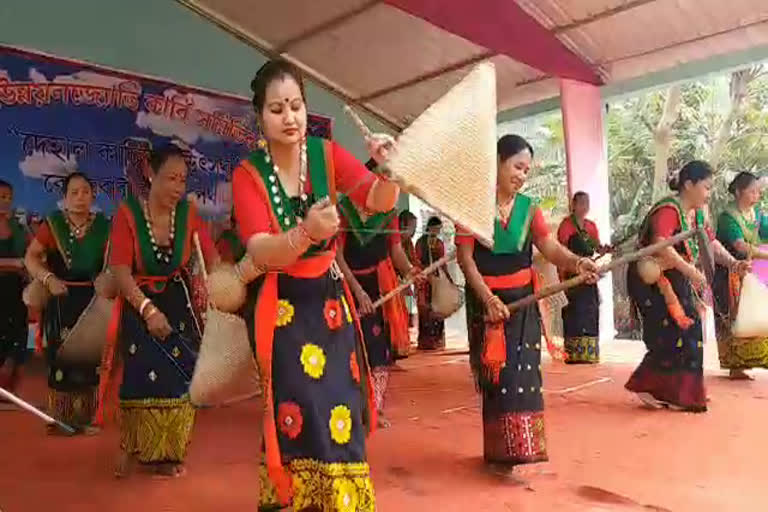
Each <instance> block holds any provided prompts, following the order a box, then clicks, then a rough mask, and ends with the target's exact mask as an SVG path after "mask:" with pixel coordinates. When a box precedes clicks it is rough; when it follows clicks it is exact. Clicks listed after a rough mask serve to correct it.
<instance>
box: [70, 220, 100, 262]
mask: <svg viewBox="0 0 768 512" xmlns="http://www.w3.org/2000/svg"><path fill="white" fill-rule="evenodd" d="M93 219H94V215H93V213H91V212H88V218H86V220H85V222H83V223H82V224H80V225H79V226H78V225H76V224H75V223H74V222H73V221H72V219H71V218H70V216H69V212H68V211H65V212H64V220H65V221H66V222H67V228H68V229H69V245H68V246H67V247H64V259H65V260H66V264H67V266H68V267H69V266H71V265H72V247H74V245H75V242H76V241H77V240H80V239H81V238H82V237H83V236H85V233H86V232H87V231H88V228H89V227H90V225H91V223H92V222H93Z"/></svg>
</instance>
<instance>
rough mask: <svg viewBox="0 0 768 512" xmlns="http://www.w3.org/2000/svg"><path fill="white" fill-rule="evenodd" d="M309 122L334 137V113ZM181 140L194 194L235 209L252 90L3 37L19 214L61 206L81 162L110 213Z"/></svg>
mask: <svg viewBox="0 0 768 512" xmlns="http://www.w3.org/2000/svg"><path fill="white" fill-rule="evenodd" d="M308 123H309V126H308V132H309V133H310V134H311V135H315V136H320V137H325V138H330V137H331V128H332V120H331V119H330V118H328V117H323V116H318V115H312V114H310V116H309V120H308ZM172 141H173V142H174V143H178V144H179V145H180V146H182V147H183V148H184V149H185V154H186V158H187V163H188V165H189V176H188V188H189V193H190V198H192V199H193V200H194V201H195V202H196V203H197V205H198V207H199V209H200V211H201V213H202V214H203V215H204V216H206V217H209V218H210V217H221V216H226V215H227V214H228V212H229V211H230V207H231V194H232V191H231V175H232V170H233V169H234V168H235V167H236V166H237V164H238V162H239V161H240V160H242V159H243V157H244V156H245V155H247V153H248V152H249V151H252V150H253V149H255V148H257V147H258V146H259V144H260V143H261V139H260V136H259V134H258V131H257V129H256V125H255V116H254V113H253V107H252V105H251V102H250V100H249V99H248V98H245V97H240V96H233V95H228V94H222V93H217V92H212V91H206V90H201V89H198V88H194V87H189V86H184V85H179V84H175V83H171V82H166V81H163V80H158V79H155V78H150V77H144V76H141V75H136V74H132V73H127V72H123V71H116V70H111V69H107V68H103V67H100V66H95V65H91V64H86V63H82V62H74V61H71V60H65V59H60V58H56V57H52V56H48V55H43V54H39V53H34V52H29V51H26V50H20V49H16V48H11V47H5V46H2V45H0V178H2V179H3V180H5V181H7V182H9V183H11V185H13V187H14V192H15V194H14V204H15V207H16V208H17V214H18V216H19V218H20V220H22V221H25V222H28V221H29V220H30V219H33V218H39V217H40V216H44V215H47V214H48V213H49V212H50V211H51V210H53V209H54V208H56V207H57V204H60V200H61V197H62V195H61V185H62V182H63V179H64V177H65V176H66V175H67V174H69V173H71V172H73V171H75V170H78V171H81V172H84V173H85V174H87V175H88V177H89V178H90V179H91V181H92V183H93V184H94V190H95V192H96V200H95V202H94V203H95V208H96V209H100V210H102V211H104V212H105V213H107V214H108V215H109V214H110V213H111V212H112V211H113V210H114V208H115V206H116V205H117V203H118V202H119V201H120V199H121V198H123V197H125V195H126V194H128V193H134V194H137V193H138V194H140V193H142V191H143V190H144V189H145V186H146V185H145V184H146V180H145V178H146V176H145V173H146V162H147V157H148V155H149V151H150V150H151V149H152V147H158V146H160V145H163V144H167V143H169V142H172Z"/></svg>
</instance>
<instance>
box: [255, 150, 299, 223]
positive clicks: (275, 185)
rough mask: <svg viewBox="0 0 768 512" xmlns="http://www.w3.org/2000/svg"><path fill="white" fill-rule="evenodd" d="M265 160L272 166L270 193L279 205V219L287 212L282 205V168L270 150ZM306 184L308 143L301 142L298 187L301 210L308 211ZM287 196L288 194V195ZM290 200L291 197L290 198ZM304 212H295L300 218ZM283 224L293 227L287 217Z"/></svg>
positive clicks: (274, 201) (277, 211)
mask: <svg viewBox="0 0 768 512" xmlns="http://www.w3.org/2000/svg"><path fill="white" fill-rule="evenodd" d="M264 159H265V160H266V161H267V163H271V164H272V173H271V174H270V175H269V191H270V193H271V194H272V202H273V203H274V204H275V205H277V209H276V213H277V215H278V217H282V215H283V213H284V212H285V209H284V207H283V206H281V205H280V201H281V200H280V186H279V184H280V181H279V180H280V178H279V172H280V168H279V167H278V166H277V164H276V163H275V161H274V159H273V158H272V155H271V153H270V151H269V148H267V150H266V155H265V157H264ZM306 182H307V143H306V141H302V142H301V146H300V149H299V184H298V185H299V186H298V194H299V204H300V208H299V209H300V210H305V209H306V203H307V198H308V196H307V191H306ZM286 195H287V194H286ZM289 199H290V197H289ZM300 213H304V212H303V211H302V212H294V214H295V216H297V217H298V216H299V214H300ZM283 224H285V225H286V226H290V225H291V219H289V218H288V217H285V218H284V219H283Z"/></svg>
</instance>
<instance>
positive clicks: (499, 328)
mask: <svg viewBox="0 0 768 512" xmlns="http://www.w3.org/2000/svg"><path fill="white" fill-rule="evenodd" d="M483 281H484V282H485V284H486V285H488V287H489V288H490V289H491V290H499V289H509V288H522V287H523V286H528V284H530V283H533V292H534V293H536V291H537V290H538V289H539V279H538V276H537V275H536V272H534V271H533V269H531V268H525V269H522V270H519V271H517V272H515V273H514V274H508V275H504V276H483ZM542 332H543V334H544V340H545V341H546V344H547V352H549V355H550V356H552V359H554V360H556V361H565V360H566V358H567V357H568V356H567V354H566V353H565V351H564V350H563V349H562V348H560V347H558V346H556V345H555V344H554V342H553V341H552V338H551V337H550V336H549V333H548V332H547V328H546V325H544V324H543V323H542ZM506 362H507V340H506V335H505V331H504V322H496V323H488V322H486V324H485V347H484V348H483V355H482V363H483V367H484V368H485V373H486V377H487V378H488V380H490V381H491V382H493V383H494V384H498V383H499V378H500V374H501V369H502V368H504V365H505V364H506Z"/></svg>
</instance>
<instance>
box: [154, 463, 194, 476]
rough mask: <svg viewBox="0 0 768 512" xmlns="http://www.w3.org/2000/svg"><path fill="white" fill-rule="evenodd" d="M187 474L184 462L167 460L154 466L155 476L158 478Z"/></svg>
mask: <svg viewBox="0 0 768 512" xmlns="http://www.w3.org/2000/svg"><path fill="white" fill-rule="evenodd" d="M186 474H187V468H185V467H184V464H177V463H175V462H168V463H164V464H158V465H157V466H155V476H157V477H160V478H179V477H182V476H184V475H186Z"/></svg>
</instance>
